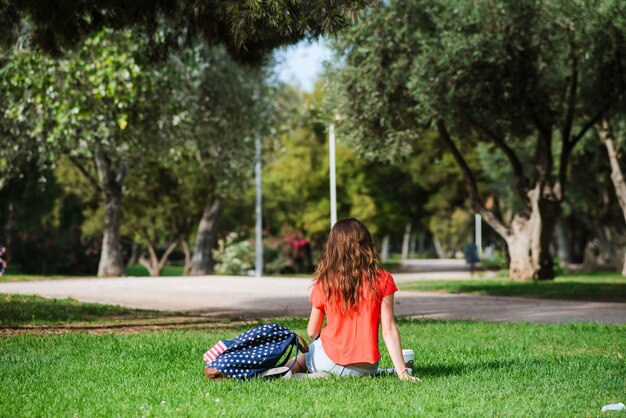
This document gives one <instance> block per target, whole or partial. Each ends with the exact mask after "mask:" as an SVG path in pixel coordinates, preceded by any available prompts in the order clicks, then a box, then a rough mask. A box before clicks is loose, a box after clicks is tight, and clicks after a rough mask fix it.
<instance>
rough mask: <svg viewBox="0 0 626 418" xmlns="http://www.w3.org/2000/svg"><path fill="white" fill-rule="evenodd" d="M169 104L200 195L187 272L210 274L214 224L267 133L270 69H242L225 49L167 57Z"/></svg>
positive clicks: (199, 48)
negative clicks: (169, 64) (192, 168)
mask: <svg viewBox="0 0 626 418" xmlns="http://www.w3.org/2000/svg"><path fill="white" fill-rule="evenodd" d="M171 61H172V65H171V67H170V75H169V80H170V82H171V87H170V95H169V98H170V102H171V105H172V106H175V107H177V108H178V111H177V112H174V113H175V115H177V116H175V119H176V120H177V122H176V124H177V126H176V127H175V130H174V135H175V138H176V141H177V144H178V145H177V146H178V147H181V148H183V149H184V148H186V149H187V151H185V152H186V153H190V154H189V155H191V156H193V159H187V161H194V160H195V163H194V164H195V167H196V173H197V174H196V177H195V178H196V181H197V182H198V183H197V184H198V185H199V187H201V188H202V190H203V191H204V194H203V195H202V196H201V197H200V199H201V201H202V208H203V209H202V211H201V218H200V222H199V223H198V228H197V232H196V237H195V245H194V253H193V257H192V260H191V270H190V273H191V274H210V273H211V272H212V270H213V260H212V254H211V251H212V249H213V247H214V244H215V229H216V225H217V221H218V219H219V217H220V215H221V212H222V211H223V209H224V206H225V205H226V203H227V201H228V200H229V199H230V198H231V197H232V196H237V195H239V194H242V193H243V190H244V189H245V186H246V185H247V184H248V181H249V180H250V179H251V174H252V168H253V163H252V162H253V161H254V139H255V137H257V136H259V137H263V136H265V135H267V134H268V133H269V131H270V129H272V125H273V123H274V120H275V115H276V112H275V110H274V107H275V103H274V95H275V93H274V92H275V89H274V87H273V85H272V81H271V79H270V74H269V67H264V66H260V67H256V68H249V67H244V66H242V65H241V64H238V63H237V62H235V61H234V60H233V59H232V58H230V57H229V55H228V53H227V52H226V50H225V49H224V48H221V47H213V48H209V47H207V46H205V45H203V44H199V43H197V44H195V46H194V47H192V48H188V49H186V50H182V51H180V53H178V54H176V55H174V56H173V57H172V59H171Z"/></svg>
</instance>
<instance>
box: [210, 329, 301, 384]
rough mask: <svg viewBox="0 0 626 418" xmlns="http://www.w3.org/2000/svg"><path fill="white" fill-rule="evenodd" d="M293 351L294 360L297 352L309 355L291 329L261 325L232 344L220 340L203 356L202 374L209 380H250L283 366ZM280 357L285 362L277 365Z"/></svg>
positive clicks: (241, 335)
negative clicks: (221, 378) (209, 378)
mask: <svg viewBox="0 0 626 418" xmlns="http://www.w3.org/2000/svg"><path fill="white" fill-rule="evenodd" d="M294 347H295V349H296V354H295V356H296V357H297V356H298V352H299V351H300V350H302V352H304V353H306V352H308V351H309V349H308V346H307V344H306V343H305V342H304V340H303V339H302V338H301V337H299V336H298V335H297V334H296V333H295V332H293V331H291V330H290V329H288V328H285V327H283V326H281V325H278V324H267V325H261V326H259V327H256V328H253V329H251V330H249V331H246V332H244V333H243V334H240V335H238V336H237V337H235V338H233V339H232V340H220V341H219V342H218V343H217V344H215V345H214V346H213V347H211V349H210V350H209V351H207V352H206V353H204V356H203V359H204V362H205V363H206V367H205V374H206V375H207V377H211V378H217V377H232V378H235V379H239V380H244V379H250V378H252V377H255V376H257V375H263V374H264V372H267V371H268V370H269V369H272V368H275V367H277V366H284V365H285V363H286V362H287V361H288V359H289V358H290V357H291V353H292V351H293V349H294ZM283 357H284V360H283V361H280V360H281V359H282V358H283ZM279 362H280V364H279ZM294 364H295V362H294V363H293V364H291V365H290V366H289V367H285V368H283V373H282V374H284V373H286V372H288V371H289V370H291V368H292V367H293V366H294ZM279 375H280V374H272V376H279ZM268 376H269V375H268Z"/></svg>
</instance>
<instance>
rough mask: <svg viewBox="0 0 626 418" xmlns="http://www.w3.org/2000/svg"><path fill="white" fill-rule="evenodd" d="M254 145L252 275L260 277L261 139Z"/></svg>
mask: <svg viewBox="0 0 626 418" xmlns="http://www.w3.org/2000/svg"><path fill="white" fill-rule="evenodd" d="M254 145H255V151H256V152H255V154H256V156H255V157H256V158H255V160H256V161H255V164H254V174H255V180H256V251H255V256H256V260H255V263H254V275H255V276H256V277H261V276H262V275H263V219H262V217H261V214H262V212H261V201H262V200H261V138H259V137H258V136H257V137H256V139H255V140H254Z"/></svg>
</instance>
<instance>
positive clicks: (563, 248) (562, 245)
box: [556, 220, 572, 265]
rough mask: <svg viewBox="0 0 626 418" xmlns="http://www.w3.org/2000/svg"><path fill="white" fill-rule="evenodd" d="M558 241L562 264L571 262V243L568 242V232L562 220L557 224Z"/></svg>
mask: <svg viewBox="0 0 626 418" xmlns="http://www.w3.org/2000/svg"><path fill="white" fill-rule="evenodd" d="M556 241H557V243H558V254H559V260H560V262H561V265H566V264H568V263H571V262H572V261H571V260H572V258H571V256H570V251H569V244H568V242H567V241H568V240H567V234H566V232H565V225H564V224H563V222H562V220H560V221H559V222H557V224H556Z"/></svg>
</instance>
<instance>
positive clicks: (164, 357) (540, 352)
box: [0, 319, 626, 417]
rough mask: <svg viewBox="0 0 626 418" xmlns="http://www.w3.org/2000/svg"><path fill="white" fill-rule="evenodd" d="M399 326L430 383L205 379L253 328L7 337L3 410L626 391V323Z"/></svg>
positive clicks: (397, 410)
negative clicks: (206, 358)
mask: <svg viewBox="0 0 626 418" xmlns="http://www.w3.org/2000/svg"><path fill="white" fill-rule="evenodd" d="M276 322H279V323H281V324H283V325H285V326H288V327H290V328H292V329H294V330H296V331H297V332H299V333H301V334H305V329H306V321H305V320H302V319H278V320H276ZM398 324H399V328H400V332H401V334H402V339H403V345H404V346H405V347H408V348H412V349H414V350H415V359H416V366H415V369H416V370H415V372H416V374H418V375H419V376H421V378H422V382H421V383H409V382H401V381H399V380H398V379H397V378H395V377H394V376H385V377H378V378H344V379H339V378H333V377H331V378H326V379H319V380H304V381H302V380H298V381H296V380H273V381H264V380H252V381H247V382H238V381H234V380H225V381H210V380H207V379H205V378H204V377H203V375H202V367H203V363H202V354H203V352H204V351H206V350H207V349H208V348H210V347H211V346H212V345H213V344H214V343H215V342H216V341H217V340H219V339H220V338H231V337H234V336H235V335H237V334H239V333H241V332H243V331H245V330H247V329H249V328H250V326H247V327H241V328H228V329H226V328H223V329H219V328H217V329H216V328H211V329H207V330H203V331H161V332H150V333H141V334H126V335H119V334H106V335H89V334H85V333H72V334H60V335H49V336H45V337H42V336H39V335H18V336H11V337H8V336H5V337H0V379H1V381H2V390H1V391H0V416H96V417H100V416H102V417H108V416H176V417H179V416H206V417H216V416H254V417H257V416H268V417H269V416H338V417H343V416H380V417H389V416H494V415H499V416H568V417H569V416H601V415H603V414H602V413H601V412H600V409H601V407H602V406H603V405H605V404H609V403H616V402H623V401H624V396H626V387H625V376H626V364H625V360H624V357H625V356H626V339H625V338H624V335H625V332H626V326H616V325H599V324H585V325H580V324H579V325H537V324H525V323H521V324H519V323H518V324H502V323H498V324H492V323H471V322H438V321H412V320H401V321H399V322H398ZM381 345H382V344H381ZM382 352H383V359H382V363H381V366H383V367H390V366H391V362H390V360H389V358H388V356H387V354H386V350H384V349H383V350H382ZM611 416H624V414H623V413H617V414H611Z"/></svg>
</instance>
